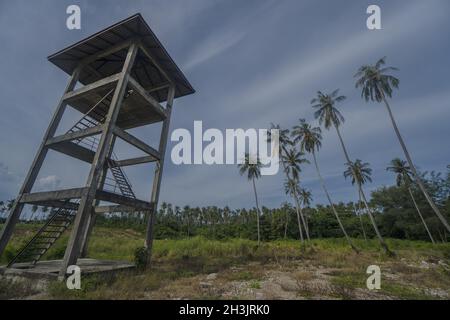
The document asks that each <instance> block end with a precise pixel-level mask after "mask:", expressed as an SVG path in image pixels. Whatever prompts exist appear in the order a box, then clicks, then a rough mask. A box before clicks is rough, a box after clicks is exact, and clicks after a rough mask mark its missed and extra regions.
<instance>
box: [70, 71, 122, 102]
mask: <svg viewBox="0 0 450 320" xmlns="http://www.w3.org/2000/svg"><path fill="white" fill-rule="evenodd" d="M120 75H121V73H116V74H113V75H112V76H109V77H106V78H103V79H100V80H98V81H95V82H93V83H90V84H87V85H85V86H83V87H81V88H79V89H77V90H73V91H70V92H67V93H66V94H65V95H64V97H63V99H64V101H66V102H70V100H73V99H76V98H77V97H80V96H81V95H83V94H86V93H87V92H90V91H93V90H96V89H98V88H102V87H105V86H108V85H111V84H114V82H117V81H118V80H119V78H120Z"/></svg>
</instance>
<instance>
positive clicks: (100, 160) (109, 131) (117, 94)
mask: <svg viewBox="0 0 450 320" xmlns="http://www.w3.org/2000/svg"><path fill="white" fill-rule="evenodd" d="M137 51H138V44H137V42H136V41H135V42H133V43H132V44H131V46H130V47H129V49H128V53H127V57H126V59H125V63H124V65H123V68H122V72H121V76H120V78H119V81H118V82H117V85H116V89H115V91H114V96H113V98H112V101H111V105H110V107H109V111H108V114H107V117H106V120H105V123H104V124H103V133H102V135H101V138H100V142H99V145H98V148H97V151H96V153H95V157H94V161H93V163H92V166H91V170H90V172H89V176H88V179H87V183H86V189H87V192H86V194H84V195H83V196H82V197H81V200H80V204H79V207H78V212H77V215H76V217H75V221H74V225H73V229H72V233H71V235H70V238H69V242H68V244H67V248H66V252H65V255H64V260H63V263H62V267H61V270H60V273H59V279H60V280H62V279H64V278H65V275H66V271H67V267H68V266H70V265H73V264H76V262H77V260H78V257H79V256H80V246H81V243H82V240H83V237H84V236H85V235H86V229H85V228H86V227H87V221H88V219H87V218H88V217H89V214H90V213H91V210H92V209H93V208H92V205H93V203H94V200H95V195H96V192H97V187H98V182H99V179H100V176H101V173H102V171H103V169H104V165H105V159H106V157H107V155H109V153H110V149H111V141H112V139H113V129H114V127H115V123H116V120H117V117H118V115H119V111H120V106H121V104H122V100H123V98H124V95H125V92H126V88H127V83H128V79H129V74H130V71H131V69H132V67H133V64H134V60H135V58H136V54H137Z"/></svg>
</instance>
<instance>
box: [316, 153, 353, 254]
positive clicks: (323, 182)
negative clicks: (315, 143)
mask: <svg viewBox="0 0 450 320" xmlns="http://www.w3.org/2000/svg"><path fill="white" fill-rule="evenodd" d="M312 155H313V159H314V165H315V167H316V171H317V175H318V176H319V181H320V184H321V186H322V189H323V191H324V192H325V195H326V197H327V199H328V203H329V204H330V206H331V209H332V211H333V213H334V216H335V217H336V220H337V222H338V224H339V227H340V228H341V230H342V233H343V234H344V236H345V239H346V240H347V242H348V244H349V245H350V247H351V248H352V249H353V250H354V251H356V252H357V253H359V250H358V248H356V247H355V246H354V245H353V243H352V240H351V239H350V237H349V236H348V234H347V231H345V228H344V225H343V224H342V221H341V218H339V214H338V213H337V211H336V208H335V207H334V204H333V201H331V197H330V194H329V193H328V189H327V187H326V185H325V181H324V180H323V178H322V175H321V173H320V170H319V164H318V163H317V158H316V152H315V151H314V150H313V152H312Z"/></svg>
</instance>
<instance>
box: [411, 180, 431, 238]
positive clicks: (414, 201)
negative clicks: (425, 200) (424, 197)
mask: <svg viewBox="0 0 450 320" xmlns="http://www.w3.org/2000/svg"><path fill="white" fill-rule="evenodd" d="M408 191H409V195H410V196H411V199H412V201H413V203H414V206H415V207H416V210H417V213H418V214H419V217H420V220H422V223H423V226H424V227H425V230H427V233H428V236H429V237H430V240H431V242H432V243H433V244H436V243H435V242H434V239H433V236H432V235H431V232H430V230H429V229H428V226H427V223H426V222H425V219H424V218H423V216H422V213H421V212H420V209H419V206H418V205H417V203H416V199H415V198H414V195H413V193H412V190H411V187H408Z"/></svg>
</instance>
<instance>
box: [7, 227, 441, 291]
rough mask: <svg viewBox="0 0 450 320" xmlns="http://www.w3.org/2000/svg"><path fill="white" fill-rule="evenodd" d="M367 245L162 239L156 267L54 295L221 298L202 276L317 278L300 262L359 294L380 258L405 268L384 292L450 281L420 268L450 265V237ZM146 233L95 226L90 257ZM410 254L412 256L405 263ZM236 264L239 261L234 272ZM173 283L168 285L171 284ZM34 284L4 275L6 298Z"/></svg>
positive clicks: (117, 253)
mask: <svg viewBox="0 0 450 320" xmlns="http://www.w3.org/2000/svg"><path fill="white" fill-rule="evenodd" d="M37 229H38V226H36V225H32V224H27V225H24V224H20V225H19V226H18V228H17V232H16V235H15V236H14V238H13V239H12V241H11V242H10V243H9V244H8V247H7V254H6V255H4V256H3V257H2V260H1V262H2V263H5V262H6V261H7V258H10V257H11V256H12V255H13V254H14V253H15V252H17V251H18V250H19V249H20V247H21V246H22V245H23V244H24V243H25V242H26V241H27V240H28V239H29V238H30V237H31V236H32V235H33V233H34V232H35V231H36V230H37ZM67 239H68V234H65V235H64V236H63V237H62V238H61V239H60V240H58V242H57V243H56V244H55V245H54V246H53V247H52V248H51V250H49V252H48V253H47V254H46V256H45V259H55V258H61V257H62V255H63V254H64V249H65V243H66V241H67ZM353 241H354V243H355V245H356V246H357V247H358V248H360V249H361V254H356V253H355V252H353V251H352V249H350V248H349V246H348V244H347V243H346V241H345V239H340V238H339V239H314V240H312V241H311V242H310V243H309V244H308V245H307V246H305V247H302V246H301V245H300V243H299V241H296V240H280V241H272V242H263V243H262V244H261V245H260V246H258V245H257V243H256V242H255V241H251V240H246V239H228V240H223V241H219V240H210V239H205V238H202V237H194V238H190V239H178V240H170V239H169V240H155V241H154V249H153V257H152V261H153V263H152V268H151V269H150V270H147V271H132V272H127V273H121V274H117V275H115V276H89V277H87V276H84V277H83V281H82V290H78V291H71V290H67V289H66V287H65V285H64V284H63V283H58V282H55V283H52V284H51V285H50V287H49V291H48V294H49V296H50V297H52V298H59V299H117V298H120V299H145V298H149V297H155V295H156V297H159V298H167V297H168V296H165V295H164V294H170V291H171V290H181V289H180V288H183V290H186V288H191V289H189V290H190V291H189V290H188V292H186V293H185V294H186V297H194V298H200V297H201V298H215V297H217V296H216V293H214V292H211V293H208V292H207V293H205V292H198V291H199V290H197V289H195V288H196V287H195V286H196V285H197V283H198V281H199V280H198V279H199V277H200V278H202V277H204V276H205V275H207V274H209V273H213V272H214V273H215V272H221V273H220V275H219V280H220V281H223V282H225V283H227V282H230V281H238V282H239V281H243V282H248V283H249V284H248V286H249V287H250V288H251V289H260V288H261V283H262V281H263V280H264V274H265V272H266V266H268V265H270V266H271V267H272V268H274V266H278V267H277V268H280V270H282V269H283V270H285V269H286V270H288V269H289V268H291V269H293V270H292V272H294V273H295V274H296V275H297V276H298V279H299V281H300V282H301V283H306V282H307V281H310V280H312V279H313V275H312V274H310V273H308V272H307V271H301V270H297V269H295V268H298V267H296V266H299V265H300V266H308V265H312V266H314V267H320V268H328V269H330V270H331V271H329V276H330V277H331V280H330V281H331V284H332V285H333V286H334V291H333V292H331V293H330V294H329V296H333V297H338V298H344V299H346V298H352V294H353V293H354V292H355V290H357V289H358V288H362V289H364V288H365V281H366V277H367V275H366V273H365V272H366V268H367V266H368V265H371V264H378V265H380V266H381V267H382V272H390V273H393V274H400V275H401V276H402V278H401V279H399V280H392V281H390V280H389V281H386V280H383V281H382V289H381V290H380V293H381V294H384V295H387V296H391V297H396V298H404V299H425V298H430V296H428V295H427V294H426V293H425V292H424V290H423V288H444V289H445V288H450V271H449V270H448V269H446V268H444V267H438V268H434V269H430V270H422V269H420V267H419V266H420V263H422V261H426V262H430V263H434V264H437V262H438V261H444V262H445V263H447V264H450V261H449V260H450V244H437V245H432V244H431V243H427V242H421V241H407V240H397V239H387V243H388V244H389V246H390V247H391V248H392V249H393V250H394V251H395V252H396V256H395V257H388V256H386V255H385V254H384V253H383V251H382V250H381V249H380V247H379V244H378V242H377V241H376V240H375V239H373V240H369V241H367V242H366V241H364V240H361V239H354V240H353ZM143 243H144V235H143V233H141V232H137V231H135V230H131V229H125V230H124V229H118V228H105V227H98V228H95V229H94V233H93V236H92V238H91V241H90V247H89V257H92V258H97V259H113V260H128V261H133V260H134V252H135V250H136V248H139V247H142V245H143ZM405 261H407V263H406V262H405ZM230 267H237V269H236V268H235V269H236V271H234V272H230V270H231V269H230ZM165 288H169V289H167V292H168V293H167V292H166V291H165V290H166V289H165ZM302 290H303V291H304V292H302V295H303V296H305V297H310V296H311V297H312V296H314V295H315V294H314V292H311V291H308V290H310V289H309V288H308V286H305V287H304V288H303V289H302ZM27 292H28V293H30V294H32V293H33V291H32V289H31V287H29V285H28V284H26V283H25V284H17V283H10V282H4V281H2V282H0V297H3V298H5V297H10V298H11V297H18V298H20V297H23V296H26V294H27Z"/></svg>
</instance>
